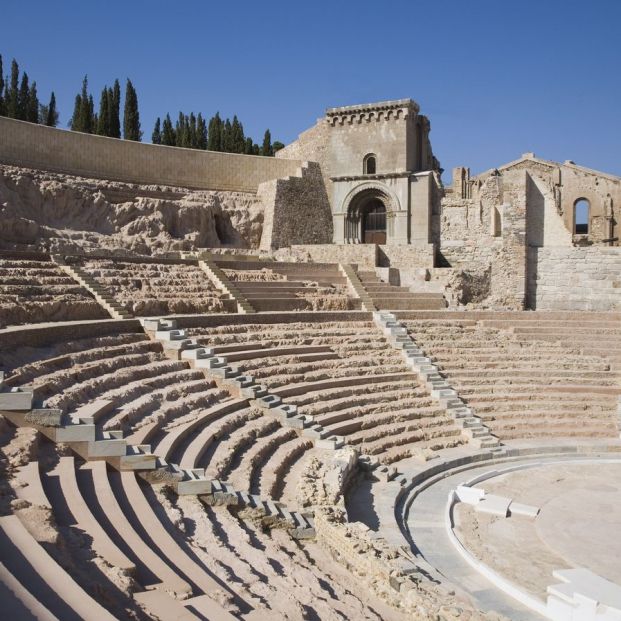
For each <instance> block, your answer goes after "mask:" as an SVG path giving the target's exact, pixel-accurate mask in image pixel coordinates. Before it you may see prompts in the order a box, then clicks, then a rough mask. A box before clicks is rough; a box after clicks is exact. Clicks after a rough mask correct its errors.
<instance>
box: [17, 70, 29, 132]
mask: <svg viewBox="0 0 621 621" xmlns="http://www.w3.org/2000/svg"><path fill="white" fill-rule="evenodd" d="M29 104H30V86H29V85H28V74H27V73H26V72H25V71H24V73H22V81H21V83H20V85H19V93H18V95H17V117H16V118H18V119H20V120H22V121H27V120H28V106H29Z"/></svg>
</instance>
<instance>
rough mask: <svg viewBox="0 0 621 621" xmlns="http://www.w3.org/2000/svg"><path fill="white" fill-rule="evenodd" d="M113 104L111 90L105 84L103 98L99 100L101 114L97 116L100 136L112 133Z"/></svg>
mask: <svg viewBox="0 0 621 621" xmlns="http://www.w3.org/2000/svg"><path fill="white" fill-rule="evenodd" d="M111 105H112V102H111V101H110V91H109V89H108V88H107V87H106V86H104V88H103V90H102V91H101V99H100V100H99V116H98V117H97V133H98V134H99V135H100V136H109V135H110V119H111V118H112V115H111V114H110V106H111Z"/></svg>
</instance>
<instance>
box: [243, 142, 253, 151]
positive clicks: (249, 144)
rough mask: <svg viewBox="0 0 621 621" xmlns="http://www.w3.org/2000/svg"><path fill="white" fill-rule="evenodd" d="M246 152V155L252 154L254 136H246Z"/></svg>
mask: <svg viewBox="0 0 621 621" xmlns="http://www.w3.org/2000/svg"><path fill="white" fill-rule="evenodd" d="M244 153H245V154H246V155H252V153H253V150H252V138H246V142H245V144H244Z"/></svg>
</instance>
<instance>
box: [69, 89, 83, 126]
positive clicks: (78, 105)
mask: <svg viewBox="0 0 621 621" xmlns="http://www.w3.org/2000/svg"><path fill="white" fill-rule="evenodd" d="M81 114H82V97H81V95H80V93H78V94H77V95H76V96H75V102H74V104H73V114H72V115H71V120H70V121H69V127H70V128H71V129H72V130H73V131H74V132H77V131H80V129H79V127H80V115H81Z"/></svg>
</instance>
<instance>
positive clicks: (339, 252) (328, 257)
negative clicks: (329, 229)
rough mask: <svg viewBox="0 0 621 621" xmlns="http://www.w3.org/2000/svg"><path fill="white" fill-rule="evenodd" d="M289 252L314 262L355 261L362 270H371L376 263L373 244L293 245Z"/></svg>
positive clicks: (375, 249)
mask: <svg viewBox="0 0 621 621" xmlns="http://www.w3.org/2000/svg"><path fill="white" fill-rule="evenodd" d="M291 253H292V255H293V257H298V258H299V259H301V260H304V261H314V262H315V263H355V264H357V265H358V267H359V268H361V269H363V270H373V269H374V268H375V265H376V264H377V246H376V245H375V244H314V245H293V246H291ZM283 258H284V257H283Z"/></svg>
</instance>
